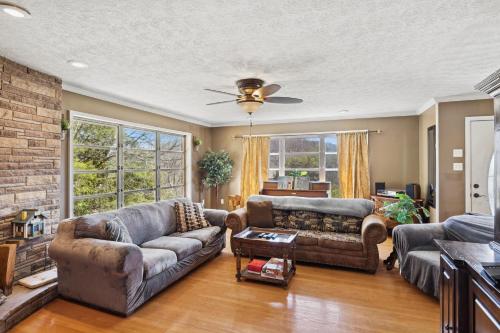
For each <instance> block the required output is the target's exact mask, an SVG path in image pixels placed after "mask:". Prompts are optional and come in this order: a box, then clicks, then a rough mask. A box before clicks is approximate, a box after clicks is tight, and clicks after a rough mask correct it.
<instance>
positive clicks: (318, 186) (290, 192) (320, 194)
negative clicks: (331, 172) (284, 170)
mask: <svg viewBox="0 0 500 333" xmlns="http://www.w3.org/2000/svg"><path fill="white" fill-rule="evenodd" d="M260 194H263V195H272V196H292V197H311V198H328V197H329V196H330V182H310V184H309V189H308V190H294V189H278V182H277V181H271V180H269V181H265V182H264V186H263V188H262V190H261V191H260Z"/></svg>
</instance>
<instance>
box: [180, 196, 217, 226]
mask: <svg viewBox="0 0 500 333" xmlns="http://www.w3.org/2000/svg"><path fill="white" fill-rule="evenodd" d="M175 215H176V218H177V232H187V231H191V230H196V229H201V228H207V227H209V226H210V224H209V223H208V221H207V220H206V219H205V215H204V214H203V207H202V206H201V204H200V203H192V202H178V201H177V202H175Z"/></svg>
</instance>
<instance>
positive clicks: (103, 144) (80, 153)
mask: <svg viewBox="0 0 500 333" xmlns="http://www.w3.org/2000/svg"><path fill="white" fill-rule="evenodd" d="M73 120H74V121H72V138H71V139H72V147H73V149H72V154H73V159H72V164H73V170H74V173H73V193H72V196H73V200H72V203H73V209H72V213H73V215H74V216H79V215H85V214H90V213H95V212H103V211H109V210H113V209H117V208H119V207H123V206H130V205H133V204H138V203H146V202H154V201H157V200H165V199H169V198H172V197H181V196H185V137H184V136H183V135H178V134H171V133H166V132H158V131H152V130H147V129H142V128H132V127H125V126H120V125H114V124H109V123H106V122H100V121H94V120H87V119H80V118H77V117H75V118H74V119H73ZM160 176H162V177H161V178H162V179H163V180H164V182H163V184H161V179H160Z"/></svg>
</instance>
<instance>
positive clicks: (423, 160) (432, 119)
mask: <svg viewBox="0 0 500 333" xmlns="http://www.w3.org/2000/svg"><path fill="white" fill-rule="evenodd" d="M433 125H436V105H433V106H431V107H430V108H428V109H427V110H425V111H424V112H423V113H421V114H420V116H419V117H418V132H419V139H418V141H419V144H418V145H419V149H418V152H419V162H420V168H419V169H420V175H419V179H420V181H419V183H420V187H421V194H422V198H424V199H425V198H426V196H427V184H428V179H429V175H428V170H427V167H428V166H427V162H428V158H427V157H428V147H427V141H428V140H427V129H428V128H429V127H431V126H433Z"/></svg>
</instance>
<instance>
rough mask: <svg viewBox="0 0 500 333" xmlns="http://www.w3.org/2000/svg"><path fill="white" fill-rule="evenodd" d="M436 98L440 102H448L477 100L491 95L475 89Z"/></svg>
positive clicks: (489, 97) (488, 97)
mask: <svg viewBox="0 0 500 333" xmlns="http://www.w3.org/2000/svg"><path fill="white" fill-rule="evenodd" d="M434 99H435V100H436V102H438V103H446V102H460V101H476V100H480V99H491V96H490V95H488V94H486V93H484V92H480V91H473V92H470V93H465V94H458V95H450V96H442V97H434Z"/></svg>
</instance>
